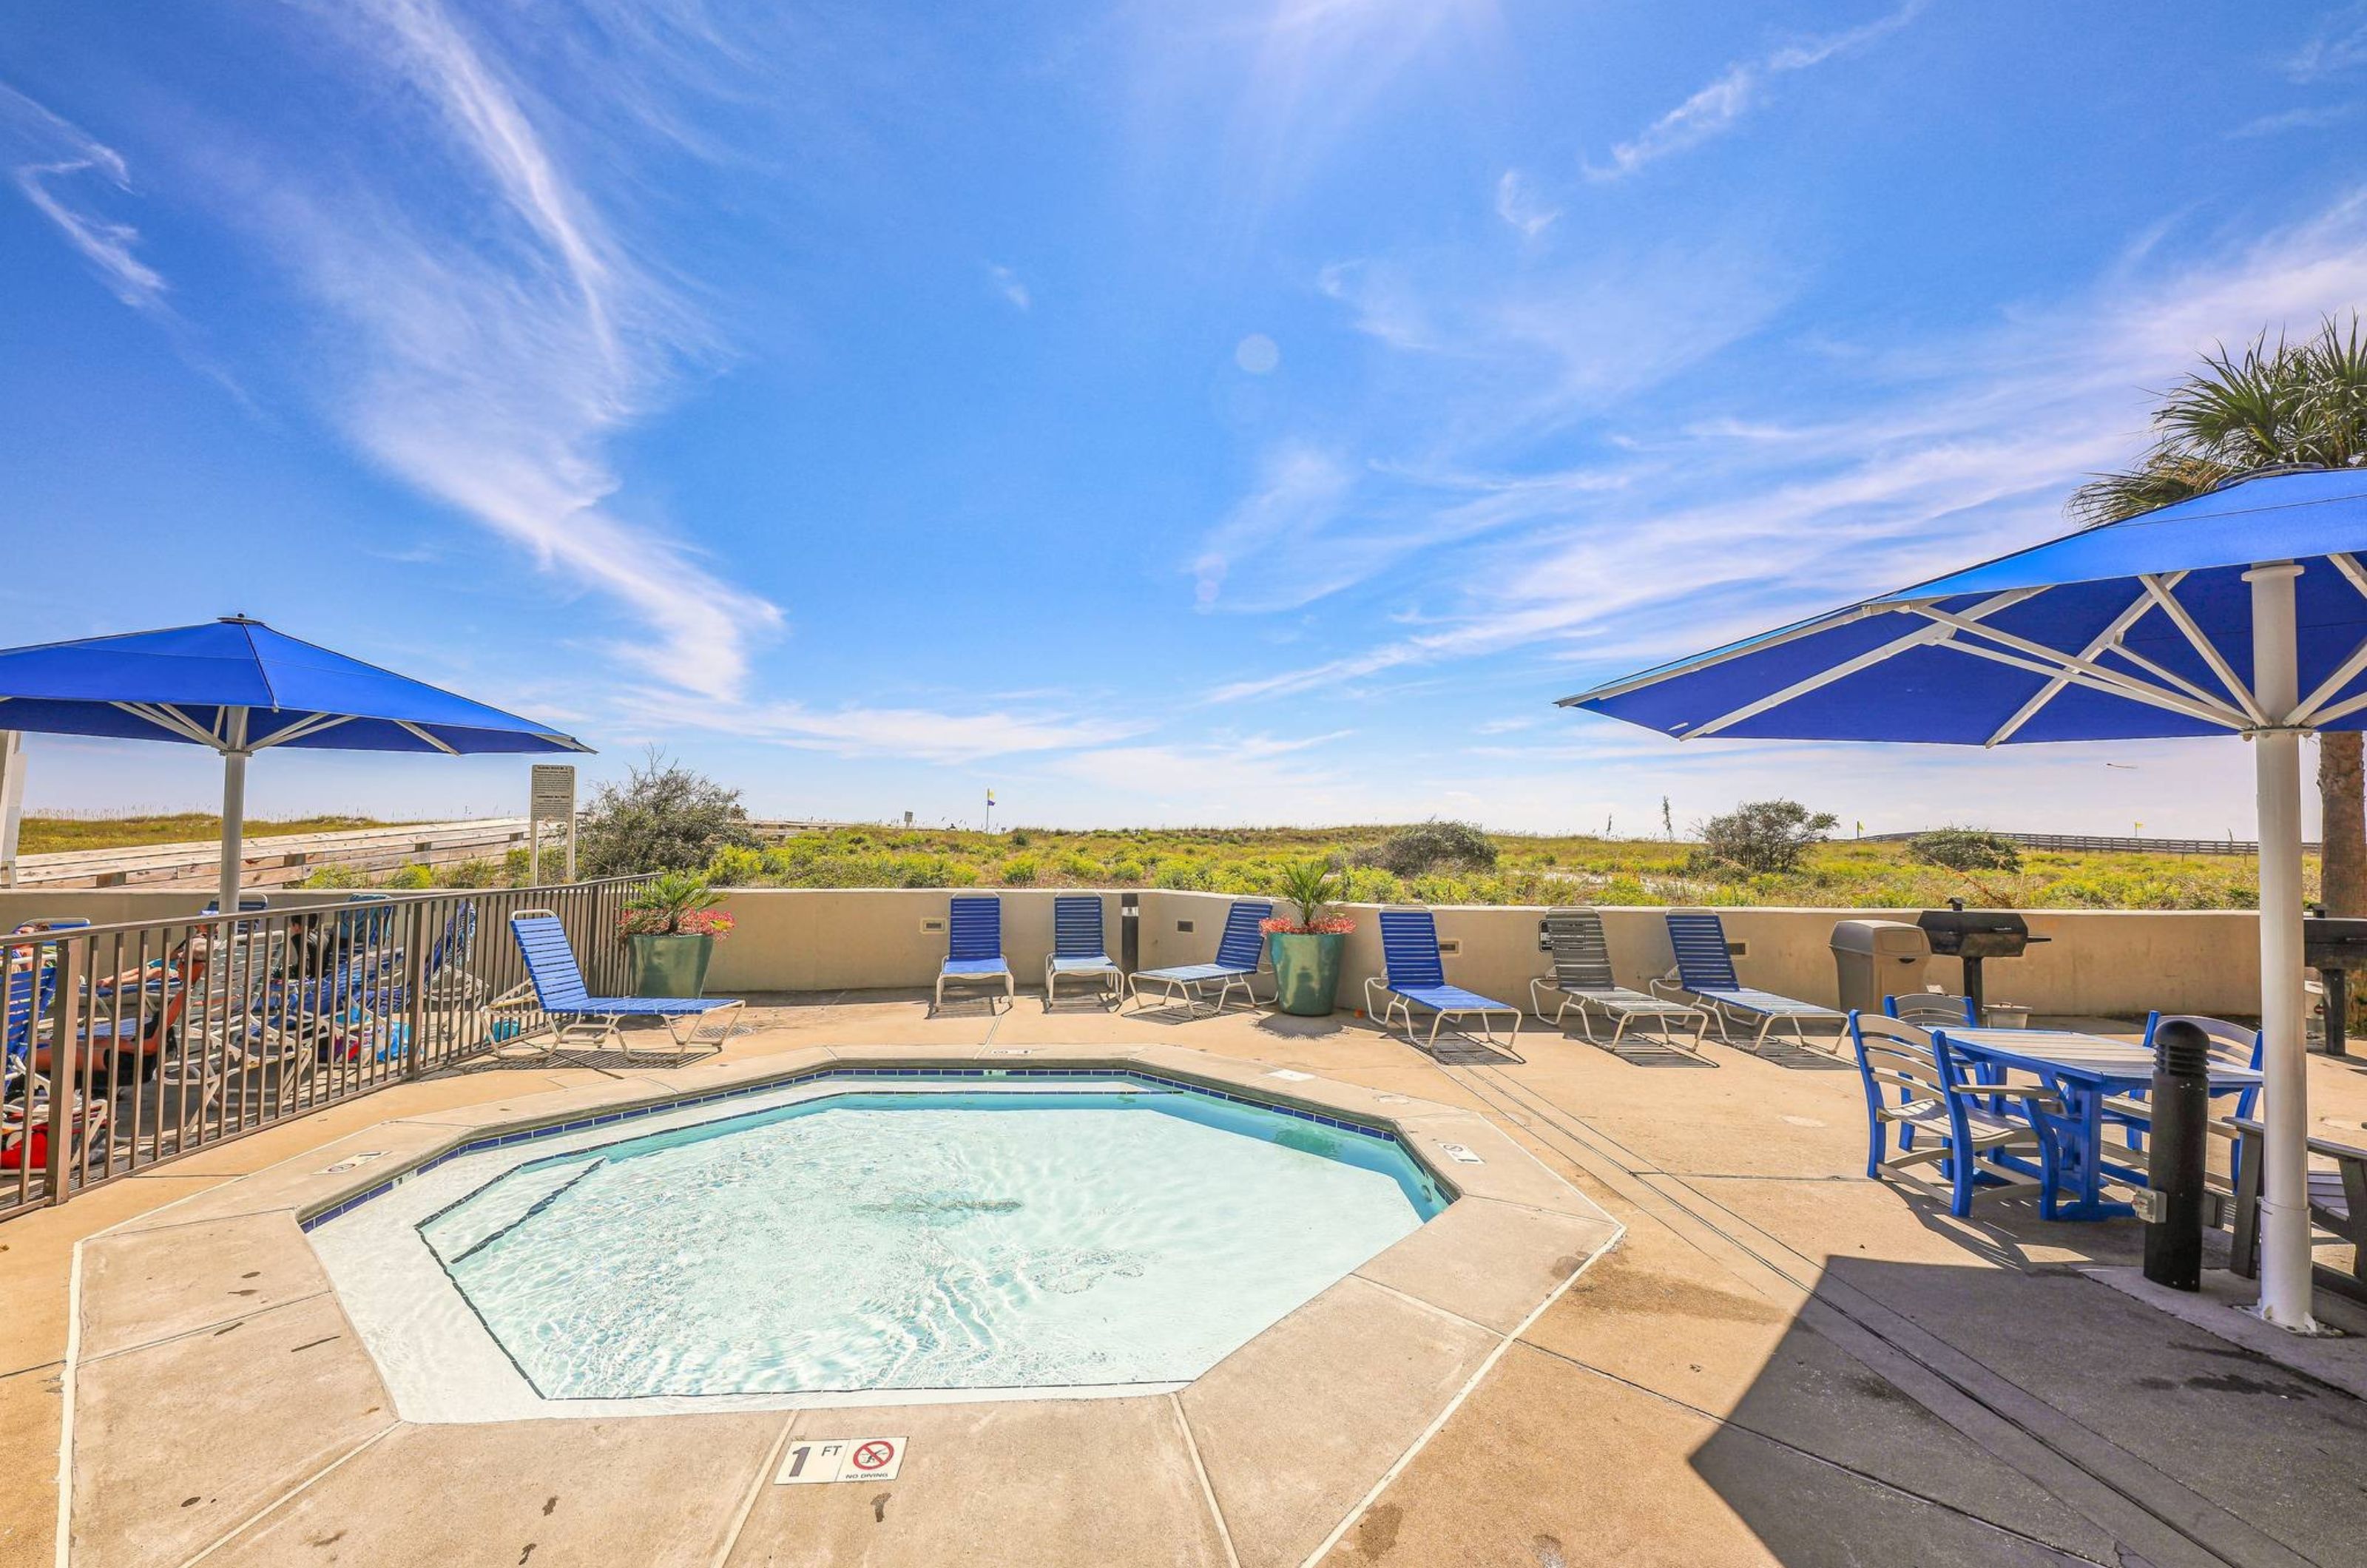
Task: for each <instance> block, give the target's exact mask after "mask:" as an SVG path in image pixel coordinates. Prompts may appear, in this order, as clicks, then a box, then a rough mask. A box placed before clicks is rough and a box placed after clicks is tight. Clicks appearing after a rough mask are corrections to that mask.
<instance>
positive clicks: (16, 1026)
mask: <svg viewBox="0 0 2367 1568" xmlns="http://www.w3.org/2000/svg"><path fill="white" fill-rule="evenodd" d="M36 953H37V956H36V957H35V959H34V961H33V962H32V963H30V964H26V965H24V966H23V967H22V968H18V967H16V966H13V965H12V966H11V967H10V968H9V970H8V973H7V976H6V979H5V980H0V984H5V985H6V987H7V991H6V995H7V1018H8V1024H7V1044H6V1048H7V1051H8V1053H9V1054H10V1055H15V1054H16V1053H17V1051H19V1050H21V1049H23V1048H24V1046H25V1043H26V1042H27V1041H28V1040H29V1039H30V1038H31V1037H32V1032H33V1026H34V1023H35V1021H37V1020H39V1019H40V1018H41V1017H42V1015H44V1014H46V1013H47V1012H48V1011H49V1010H50V1001H51V998H53V997H55V996H56V995H57V990H58V965H57V950H56V949H55V948H53V947H47V946H44V947H41V948H39V949H37V950H36Z"/></svg>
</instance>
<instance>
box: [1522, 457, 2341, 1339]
mask: <svg viewBox="0 0 2367 1568" xmlns="http://www.w3.org/2000/svg"><path fill="white" fill-rule="evenodd" d="M2361 555H2367V471H2361V470H2358V469H2312V470H2306V471H2293V472H2282V473H2275V474H2267V475H2261V476H2259V477H2257V478H2253V479H2244V480H2241V481H2238V482H2236V483H2232V484H2228V485H2225V486H2223V487H2221V488H2220V489H2218V490H2215V491H2211V492H2210V493H2208V494H2205V495H2202V496H2198V497H2195V498H2193V499H2192V500H2189V501H2183V502H2179V503H2178V504H2176V505H2173V506H2165V507H2162V508H2160V509H2158V510H2157V511H2153V512H2148V513H2144V514H2143V515H2141V516H2137V517H2132V518H2129V519H2127V520H2125V521H2123V522H2119V523H2113V524H2110V525H2105V526H2103V527H2099V528H2091V529H2087V530H2084V531H2082V532H2080V533H2077V534H2072V535H2068V536H2064V537H2062V538H2058V539H2054V540H2050V541H2049V542H2047V543H2045V544H2043V545H2036V546H2033V547H2031V548H2029V549H2025V550H2017V551H2015V552H2014V553H2013V554H2011V555H2008V556H2001V557H1999V558H1997V559H1996V560H1992V561H1988V562H1987V563H1985V564H1983V565H1980V566H1976V567H1972V568H1970V569H1968V570H1964V571H1959V572H1954V573H1952V574H1950V575H1948V576H1946V577H1941V578H1935V579H1933V580H1932V581H1929V582H1923V583H1919V584H1917V585H1915V586H1914V587H1911V588H1907V589H1902V590H1900V591H1899V592H1896V593H1889V594H1885V595H1883V596H1882V597H1880V598H1877V599H1867V600H1863V601H1861V602H1859V603H1857V604H1850V605H1846V606H1844V607H1842V608H1840V609H1838V610H1835V611H1833V612H1831V613H1830V614H1829V615H1818V616H1816V617H1814V618H1812V619H1809V620H1806V621H1801V622H1798V623H1796V624H1795V625H1793V626H1785V627H1784V628H1782V629H1780V630H1777V631H1772V632H1768V633H1765V634H1764V635H1762V636H1759V637H1750V638H1747V639H1745V640H1743V641H1741V642H1737V643H1730V644H1728V645H1727V646H1726V647H1724V648H1718V649H1712V650H1710V651H1709V652H1707V653H1703V654H1698V655H1696V656H1694V657H1693V658H1690V659H1684V660H1678V661H1676V662H1675V663H1671V664H1664V665H1661V666H1660V667H1659V668H1658V669H1653V670H1647V671H1643V672H1642V673H1640V674H1637V675H1631V676H1629V677H1627V678H1626V679H1625V680H1620V681H1614V682H1611V683H1609V684H1608V685H1604V686H1598V687H1596V688H1595V689H1594V690H1592V691H1591V692H1584V693H1581V694H1579V695H1577V696H1574V697H1566V698H1564V699H1562V705H1563V706H1565V707H1581V708H1587V709H1591V710H1592V711H1593V712H1596V713H1602V714H1608V715H1610V716H1613V717H1614V718H1622V719H1625V720H1627V721H1628V722H1630V723H1633V724H1640V725H1643V726H1645V727H1646V728H1651V729H1657V730H1659V731H1661V732H1662V733H1664V734H1667V735H1672V736H1675V737H1676V738H1677V739H1681V740H1694V739H1704V738H1707V737H1712V736H1728V737H1733V738H1735V739H1797V740H1886V741H1910V742H1923V743H1928V744H1936V745H1965V746H2004V745H2032V744H2036V743H2039V742H2044V741H2056V740H2124V739H2152V738H2159V737H2168V736H2198V735H2229V736H2241V737H2243V738H2244V739H2247V740H2249V741H2250V742H2252V745H2253V753H2254V761H2255V765H2256V769H2257V773H2258V786H2259V787H2258V808H2259V835H2260V1021H2261V1028H2262V1032H2263V1033H2264V1035H2265V1036H2266V1049H2265V1051H2264V1053H2263V1064H2262V1065H2263V1066H2264V1068H2265V1070H2266V1077H2267V1086H2266V1091H2265V1094H2264V1097H2263V1098H2264V1106H2263V1110H2264V1117H2263V1120H2264V1121H2265V1122H2267V1126H2268V1136H2267V1140H2266V1145H2267V1158H2266V1160H2265V1161H2264V1163H2263V1166H2262V1172H2263V1175H2264V1177H2265V1178H2266V1186H2267V1196H2266V1197H2265V1198H2264V1200H2263V1203H2262V1221H2261V1228H2262V1232H2263V1248H2262V1251H2263V1267H2262V1270H2261V1285H2260V1310H2261V1314H2262V1315H2263V1316H2265V1317H2266V1318H2267V1319H2268V1320H2269V1321H2271V1322H2272V1323H2276V1324H2280V1325H2283V1326H2285V1327H2288V1328H2294V1329H2299V1330H2307V1329H2308V1328H2310V1327H2311V1326H2312V1325H2311V1319H2310V1313H2309V1304H2310V1256H2309V1217H2308V1209H2307V1202H2306V1190H2305V1172H2306V1168H2307V1156H2306V1150H2305V1146H2304V1139H2305V1135H2306V1133H2307V1130H2308V1111H2307V1106H2306V1092H2307V1091H2306V1086H2305V1058H2304V1055H2303V1050H2304V1045H2303V1017H2304V1007H2305V1000H2304V991H2303V978H2304V976H2303V972H2302V969H2303V966H2302V923H2301V922H2302V886H2301V875H2302V850H2301V754H2300V747H2301V738H2302V737H2303V736H2304V735H2305V734H2308V733H2309V732H2311V731H2313V730H2323V729H2361V728H2367V565H2362V562H2361V558H2360V557H2361Z"/></svg>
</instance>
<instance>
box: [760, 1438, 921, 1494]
mask: <svg viewBox="0 0 2367 1568" xmlns="http://www.w3.org/2000/svg"><path fill="white" fill-rule="evenodd" d="M904 1449H905V1439H903V1438H795V1439H792V1440H791V1441H790V1443H789V1444H788V1446H787V1450H785V1451H784V1452H783V1453H782V1455H781V1468H780V1471H779V1472H778V1473H776V1475H775V1476H774V1477H773V1481H774V1483H775V1484H776V1485H780V1486H810V1485H812V1484H814V1483H817V1482H821V1483H830V1482H832V1481H893V1480H895V1479H896V1474H897V1472H899V1471H900V1470H902V1469H903V1468H904Z"/></svg>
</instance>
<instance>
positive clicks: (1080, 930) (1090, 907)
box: [1052, 893, 1109, 958]
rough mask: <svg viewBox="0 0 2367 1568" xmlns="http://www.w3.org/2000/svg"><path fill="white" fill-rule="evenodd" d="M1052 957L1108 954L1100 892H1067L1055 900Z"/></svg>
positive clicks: (1090, 956)
mask: <svg viewBox="0 0 2367 1568" xmlns="http://www.w3.org/2000/svg"><path fill="white" fill-rule="evenodd" d="M1052 956H1053V957H1055V958H1106V957H1107V956H1109V954H1108V952H1107V950H1106V948H1105V946H1104V943H1103V942H1102V900H1101V896H1100V895H1099V894H1096V893H1085V894H1066V893H1064V894H1062V895H1060V896H1059V897H1057V898H1054V899H1053V900H1052Z"/></svg>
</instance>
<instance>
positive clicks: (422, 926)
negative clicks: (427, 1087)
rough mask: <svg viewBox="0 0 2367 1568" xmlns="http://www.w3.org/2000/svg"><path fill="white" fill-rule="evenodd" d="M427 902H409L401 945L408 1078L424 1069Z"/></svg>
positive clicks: (404, 1052)
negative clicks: (405, 931)
mask: <svg viewBox="0 0 2367 1568" xmlns="http://www.w3.org/2000/svg"><path fill="white" fill-rule="evenodd" d="M429 902H430V900H428V899H427V898H425V897H419V898H414V899H413V900H412V903H411V910H410V916H411V921H410V924H411V929H410V931H409V933H408V934H407V935H406V936H405V938H404V940H403V943H402V968H403V986H402V1015H403V1016H402V1028H403V1035H404V1038H403V1042H402V1076H403V1077H407V1078H415V1077H418V1076H419V1075H420V1074H421V1073H423V1072H425V1070H426V1066H425V1057H426V1055H427V957H428V953H427V943H428V941H429V938H428V935H427V928H428V923H429V922H428V919H427V906H428V904H429Z"/></svg>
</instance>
